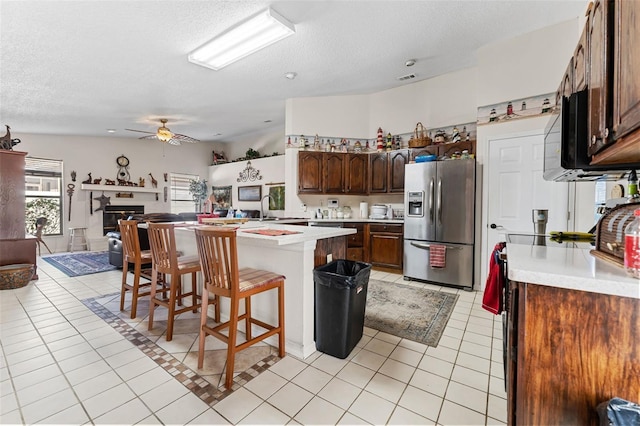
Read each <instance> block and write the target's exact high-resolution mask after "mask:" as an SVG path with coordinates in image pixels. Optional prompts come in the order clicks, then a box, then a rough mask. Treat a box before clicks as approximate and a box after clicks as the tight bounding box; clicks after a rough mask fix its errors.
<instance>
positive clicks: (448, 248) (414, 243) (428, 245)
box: [411, 241, 462, 250]
mask: <svg viewBox="0 0 640 426" xmlns="http://www.w3.org/2000/svg"><path fill="white" fill-rule="evenodd" d="M411 245H412V246H414V247H418V248H421V249H430V248H431V244H424V243H416V242H413V241H412V242H411ZM435 245H444V244H435ZM444 246H445V247H446V248H447V250H462V247H457V246H447V245H444Z"/></svg>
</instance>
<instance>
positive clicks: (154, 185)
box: [149, 173, 158, 188]
mask: <svg viewBox="0 0 640 426" xmlns="http://www.w3.org/2000/svg"><path fill="white" fill-rule="evenodd" d="M149 177H150V178H151V186H153V187H154V188H157V187H158V181H157V180H156V179H155V178H154V177H153V175H152V174H151V173H149Z"/></svg>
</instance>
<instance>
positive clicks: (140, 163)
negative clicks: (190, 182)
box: [14, 134, 211, 252]
mask: <svg viewBox="0 0 640 426" xmlns="http://www.w3.org/2000/svg"><path fill="white" fill-rule="evenodd" d="M14 136H15V137H17V138H19V139H20V140H21V141H22V142H21V143H20V144H19V145H17V146H16V148H15V149H16V150H18V151H26V152H28V155H29V156H30V157H39V158H48V159H53V160H62V161H63V167H64V169H63V173H64V174H63V190H64V193H65V196H64V197H63V199H64V218H63V232H64V235H63V236H61V237H45V241H46V243H47V244H48V245H49V247H51V249H52V250H53V251H56V252H60V251H66V244H67V241H68V229H67V228H69V227H86V228H88V229H87V235H88V236H89V239H90V243H91V245H92V247H91V248H92V249H93V250H106V247H107V245H106V238H105V237H104V236H103V235H102V211H98V212H94V213H93V215H91V214H90V213H89V204H90V197H89V191H83V190H81V185H82V181H83V180H85V179H87V174H88V173H89V172H90V173H91V175H92V177H93V178H100V177H101V178H103V179H105V178H108V179H113V180H115V179H116V177H117V172H118V167H117V164H116V158H117V157H118V156H120V155H122V154H124V155H125V156H126V157H127V158H129V161H130V165H129V173H130V175H131V180H132V181H134V182H138V178H140V177H142V178H144V179H145V180H146V185H148V186H150V185H151V179H150V177H149V176H148V174H149V173H151V174H153V177H154V178H155V179H156V180H157V181H158V188H163V187H165V186H168V185H169V183H168V182H164V179H163V173H171V172H177V173H191V174H197V175H200V176H201V177H203V178H204V177H206V176H207V175H208V169H207V167H208V166H209V164H210V162H211V145H209V144H206V143H198V144H183V145H181V146H173V145H168V144H164V143H161V142H158V141H149V140H139V139H136V138H113V137H104V138H101V137H79V136H51V135H39V134H16V135H14ZM72 170H75V171H76V174H77V177H76V182H75V183H74V184H75V192H74V194H73V197H72V201H71V220H70V221H69V220H68V219H69V210H68V202H69V197H68V196H67V195H66V190H67V184H69V183H73V182H71V171H72ZM103 183H104V181H103ZM114 190H115V191H117V192H126V187H124V188H123V187H117V186H116V187H115V188H114ZM115 191H114V192H105V194H104V195H105V196H107V197H111V204H114V205H139V204H143V205H144V206H145V212H147V213H152V212H167V211H169V210H170V205H169V202H166V203H165V202H164V200H163V194H162V193H161V194H159V197H158V198H159V199H158V201H156V200H155V195H154V194H150V193H135V192H134V198H132V199H128V198H116V197H115V194H116V192H115ZM100 195H102V192H96V191H94V192H93V197H94V198H95V197H99V196H100ZM98 207H100V203H98V202H97V201H95V200H94V201H93V209H94V211H95V209H97V208H98Z"/></svg>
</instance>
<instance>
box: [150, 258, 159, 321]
mask: <svg viewBox="0 0 640 426" xmlns="http://www.w3.org/2000/svg"><path fill="white" fill-rule="evenodd" d="M157 284H158V271H157V270H156V269H155V268H154V267H152V268H151V289H150V294H149V302H150V303H149V330H152V329H153V311H154V310H155V307H156V302H155V298H156V285H157Z"/></svg>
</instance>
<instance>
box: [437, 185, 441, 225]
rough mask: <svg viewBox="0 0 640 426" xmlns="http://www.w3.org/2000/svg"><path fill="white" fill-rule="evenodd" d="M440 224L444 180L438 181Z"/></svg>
mask: <svg viewBox="0 0 640 426" xmlns="http://www.w3.org/2000/svg"><path fill="white" fill-rule="evenodd" d="M437 203H438V223H442V179H438V198H437Z"/></svg>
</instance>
